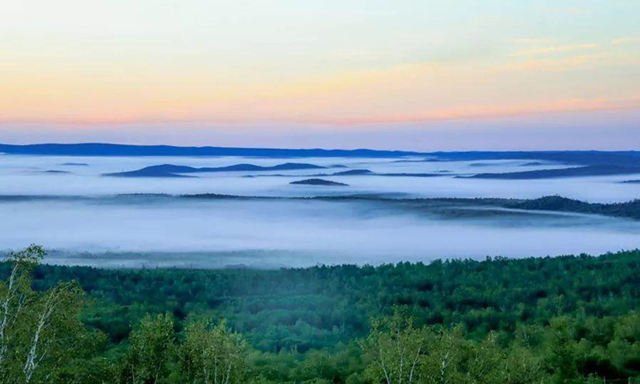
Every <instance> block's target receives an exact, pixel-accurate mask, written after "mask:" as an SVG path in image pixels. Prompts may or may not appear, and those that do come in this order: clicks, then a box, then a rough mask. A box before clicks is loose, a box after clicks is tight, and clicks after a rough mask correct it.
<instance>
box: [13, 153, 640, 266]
mask: <svg viewBox="0 0 640 384" xmlns="http://www.w3.org/2000/svg"><path fill="white" fill-rule="evenodd" d="M286 162H298V163H310V164H314V165H319V166H324V167H327V168H326V169H311V170H296V171H277V172H271V171H263V172H218V173H203V174H200V173H199V174H196V175H194V176H197V177H180V178H150V177H145V178H133V177H132V178H123V177H108V176H103V174H105V173H113V172H124V171H132V170H136V169H140V168H143V167H146V166H151V165H159V164H177V165H188V166H193V167H220V166H228V165H233V164H239V163H249V164H256V165H262V166H271V165H276V164H282V163H286ZM564 167H567V165H563V164H553V163H543V162H542V163H541V162H532V161H531V160H522V161H519V160H496V161H472V162H469V161H460V162H448V161H437V162H436V161H423V160H422V159H362V158H303V159H291V158H288V159H274V158H239V157H212V158H203V157H198V158H188V157H178V158H168V157H162V158H160V157H75V156H74V157H54V156H17V155H0V196H2V197H0V217H1V218H2V220H0V251H6V250H11V249H19V248H21V247H24V246H26V245H28V244H30V243H38V244H42V245H44V246H45V247H46V248H47V249H50V250H51V251H52V252H51V255H50V257H49V259H48V261H49V262H51V263H59V264H82V265H97V266H110V267H118V266H142V265H144V266H193V267H224V266H229V265H234V266H236V265H246V266H255V267H279V266H308V265H315V264H335V263H356V264H364V263H371V264H379V263H386V262H397V261H425V262H428V261H430V260H433V259H438V258H484V257H486V256H506V257H526V256H546V255H560V254H572V253H583V252H585V253H591V254H599V253H603V252H607V251H617V250H622V249H634V248H639V247H640V236H639V234H640V222H638V221H633V220H627V219H619V218H611V217H602V216H595V215H580V214H567V213H549V212H527V213H524V212H515V213H514V212H505V214H495V213H492V214H486V215H484V214H480V215H470V216H464V215H463V216H460V217H447V216H446V215H445V216H443V215H441V214H436V213H434V212H430V211H428V210H417V209H412V208H411V207H404V206H397V205H394V204H389V203H388V202H385V201H384V200H380V201H377V200H375V199H374V200H363V201H358V200H357V199H356V200H353V199H351V200H339V199H336V200H333V199H308V198H304V197H317V196H343V195H362V194H366V195H380V196H388V197H393V198H395V199H409V198H415V197H434V198H442V197H464V198H473V197H499V198H538V197H541V196H545V195H552V194H555V195H562V196H565V197H570V198H574V199H579V200H584V201H589V202H621V201H628V200H632V199H635V198H638V197H639V196H640V184H625V183H621V181H623V180H628V179H634V178H636V179H640V175H635V177H634V175H631V176H629V175H627V176H606V177H581V178H565V179H542V180H489V179H468V178H464V177H465V176H470V175H473V174H477V173H499V172H517V171H523V170H534V169H551V168H564ZM350 169H368V170H370V171H372V172H375V173H378V174H408V173H419V174H438V175H441V176H435V177H415V176H371V175H367V176H321V178H322V179H325V180H332V181H336V182H340V183H346V184H348V186H311V185H291V184H289V183H290V182H291V181H296V180H301V179H306V178H310V177H317V175H318V174H330V173H334V172H340V171H345V170H350ZM202 193H211V194H224V195H233V196H243V197H245V198H239V199H187V198H178V197H175V198H174V197H158V196H138V197H136V198H131V197H128V196H122V195H129V194H168V195H175V196H177V195H188V194H202ZM29 196H31V197H34V198H31V199H29V198H26V197H29ZM35 197H37V198H35ZM261 197H262V198H261ZM471 208H473V207H471Z"/></svg>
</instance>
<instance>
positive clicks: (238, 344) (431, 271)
mask: <svg viewBox="0 0 640 384" xmlns="http://www.w3.org/2000/svg"><path fill="white" fill-rule="evenodd" d="M43 256H44V252H43V250H42V249H41V248H39V247H35V246H34V247H30V248H28V249H26V250H24V251H22V252H18V253H14V254H11V255H9V258H8V261H7V262H6V263H3V264H2V267H1V270H0V271H1V272H0V273H1V276H2V279H3V282H2V283H0V381H1V382H3V383H5V382H6V383H100V382H103V383H114V382H120V383H287V382H288V383H351V384H355V383H445V382H446V383H584V382H593V383H601V382H603V381H604V380H606V382H607V383H635V382H640V380H638V381H635V380H636V378H638V379H640V313H638V312H637V310H638V308H640V305H639V304H640V273H639V272H640V259H639V256H640V252H638V251H629V252H620V253H616V254H608V255H603V256H600V257H591V256H586V255H581V256H566V257H557V258H529V259H522V260H508V259H502V258H499V259H487V260H484V261H471V260H459V261H455V260H448V261H436V262H433V263H431V264H428V265H425V264H409V263H401V264H397V265H382V266H378V267H372V266H363V267H356V266H350V265H344V266H330V267H329V266H318V267H314V268H307V269H281V270H250V269H229V270H179V269H156V270H142V269H139V270H107V269H94V268H86V267H60V266H48V265H41V264H39V263H40V260H41V259H42V257H43Z"/></svg>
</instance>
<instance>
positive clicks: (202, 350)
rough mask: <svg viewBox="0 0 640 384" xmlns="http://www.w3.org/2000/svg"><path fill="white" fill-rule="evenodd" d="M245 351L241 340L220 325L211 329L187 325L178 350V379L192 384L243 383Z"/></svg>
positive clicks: (223, 324) (201, 325)
mask: <svg viewBox="0 0 640 384" xmlns="http://www.w3.org/2000/svg"><path fill="white" fill-rule="evenodd" d="M246 350H247V346H246V342H245V341H244V339H243V338H242V337H241V336H240V335H239V334H238V333H234V332H232V331H230V330H229V329H228V328H227V327H226V325H225V323H224V322H220V323H219V324H217V325H215V326H214V327H210V326H209V325H208V324H207V323H206V322H204V321H196V322H194V323H191V324H190V325H189V326H187V328H186V331H185V340H184V343H183V344H182V346H181V348H180V367H181V371H182V379H183V381H184V382H188V383H193V384H236V383H244V382H245V381H244V380H245V370H246V363H245V355H246Z"/></svg>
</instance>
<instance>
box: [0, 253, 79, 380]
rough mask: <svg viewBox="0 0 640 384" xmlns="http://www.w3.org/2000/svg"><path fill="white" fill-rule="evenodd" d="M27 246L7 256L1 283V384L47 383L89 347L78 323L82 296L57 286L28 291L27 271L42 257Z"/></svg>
mask: <svg viewBox="0 0 640 384" xmlns="http://www.w3.org/2000/svg"><path fill="white" fill-rule="evenodd" d="M44 255H45V252H44V250H43V249H42V248H41V247H39V246H36V245H32V246H30V247H28V248H26V249H25V250H23V251H21V252H17V253H11V254H9V255H8V257H7V260H8V265H9V267H10V272H9V276H8V278H7V281H6V282H1V283H0V381H1V382H2V383H51V382H55V381H57V379H58V375H59V373H60V372H61V370H62V369H63V368H64V367H65V366H66V365H67V364H70V363H71V362H72V361H73V360H74V359H75V358H78V357H80V356H81V355H82V353H83V351H84V350H85V349H87V348H88V343H89V342H90V339H91V334H90V332H89V331H87V330H86V329H85V327H84V325H83V324H82V322H81V321H80V319H79V314H80V309H81V306H82V303H83V292H82V290H81V289H80V287H79V286H78V284H76V283H73V282H61V283H58V284H56V285H55V286H53V287H52V288H50V289H48V290H46V291H41V292H37V291H33V290H32V289H31V271H32V269H33V267H34V266H35V265H36V264H37V263H38V262H39V261H40V260H41V259H42V258H43V257H44Z"/></svg>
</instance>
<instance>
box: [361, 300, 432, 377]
mask: <svg viewBox="0 0 640 384" xmlns="http://www.w3.org/2000/svg"><path fill="white" fill-rule="evenodd" d="M429 336H430V335H429V330H428V329H427V328H415V327H414V325H413V320H412V319H411V317H409V316H405V315H404V314H403V313H402V312H401V311H399V310H396V311H395V313H394V315H393V316H391V317H390V318H382V319H374V320H373V321H372V330H371V333H370V334H369V336H368V337H367V339H366V340H365V341H364V342H363V343H362V347H363V349H364V352H365V354H366V355H367V357H368V359H369V360H370V361H371V363H370V365H369V367H368V369H367V375H368V376H369V377H370V378H371V379H373V380H374V381H376V382H378V381H382V382H383V383H385V384H413V383H422V382H423V377H422V365H423V359H424V356H425V354H426V353H427V350H426V349H427V348H426V346H427V340H428V338H429Z"/></svg>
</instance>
